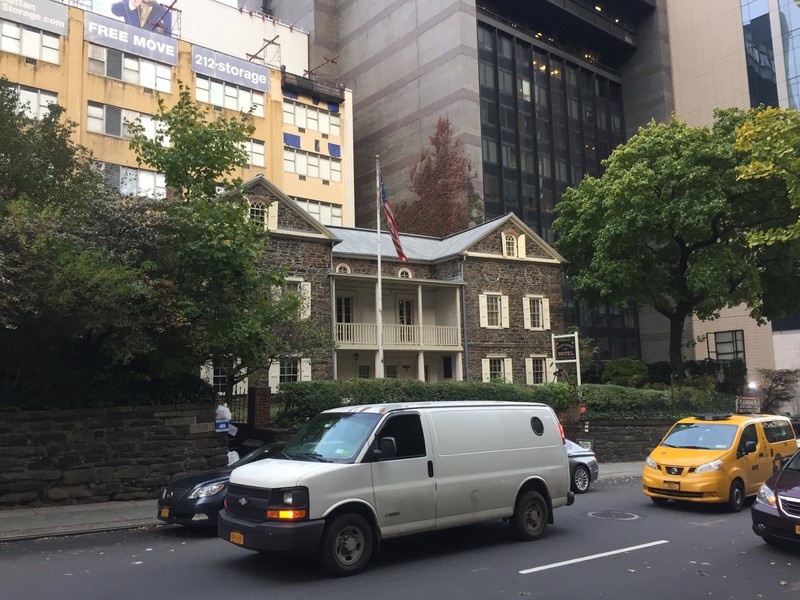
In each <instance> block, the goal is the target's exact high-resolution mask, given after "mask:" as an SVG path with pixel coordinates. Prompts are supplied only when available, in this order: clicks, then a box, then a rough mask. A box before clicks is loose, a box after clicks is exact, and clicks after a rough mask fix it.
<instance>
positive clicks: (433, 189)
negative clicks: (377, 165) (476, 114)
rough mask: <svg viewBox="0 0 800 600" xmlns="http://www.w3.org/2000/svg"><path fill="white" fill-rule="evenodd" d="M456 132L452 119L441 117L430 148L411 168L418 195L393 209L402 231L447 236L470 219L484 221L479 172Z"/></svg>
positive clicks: (431, 138) (413, 187) (422, 153)
mask: <svg viewBox="0 0 800 600" xmlns="http://www.w3.org/2000/svg"><path fill="white" fill-rule="evenodd" d="M454 135H455V131H454V130H453V127H452V125H451V124H450V120H449V119H448V118H446V117H439V120H438V121H437V122H436V131H435V133H434V134H433V135H432V136H431V137H430V143H431V148H424V149H423V150H422V152H421V153H420V157H419V160H418V161H417V163H416V164H415V165H414V167H413V168H412V169H411V190H412V191H413V192H414V193H415V194H416V195H417V196H418V197H419V199H418V200H415V201H414V202H411V203H409V204H404V205H400V206H398V207H396V208H395V209H394V212H395V217H396V220H397V226H398V228H399V229H400V231H402V232H404V233H416V234H420V235H430V236H434V237H446V236H448V235H451V234H453V233H457V232H459V231H463V230H464V229H466V228H467V227H468V226H469V224H470V221H472V222H473V223H476V222H477V223H480V222H482V221H483V208H482V202H481V198H480V196H479V195H478V194H477V192H476V191H475V188H474V186H473V185H472V180H473V179H475V178H476V177H477V174H476V173H475V172H473V170H472V162H471V161H470V159H469V157H468V156H467V155H466V153H465V152H464V145H463V143H462V142H461V141H460V140H458V139H456V138H455V137H454Z"/></svg>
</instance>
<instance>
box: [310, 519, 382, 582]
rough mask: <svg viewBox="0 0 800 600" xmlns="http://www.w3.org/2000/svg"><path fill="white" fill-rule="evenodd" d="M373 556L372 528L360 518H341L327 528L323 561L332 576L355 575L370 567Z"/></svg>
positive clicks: (324, 536) (321, 551)
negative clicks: (368, 565)
mask: <svg viewBox="0 0 800 600" xmlns="http://www.w3.org/2000/svg"><path fill="white" fill-rule="evenodd" d="M371 557H372V527H370V524H369V523H368V522H367V520H366V519H365V518H364V517H362V516H361V515H356V514H345V515H341V516H339V517H336V518H335V519H333V521H331V522H330V523H329V524H328V526H327V527H326V528H325V533H324V534H323V536H322V546H321V547H320V561H321V563H322V568H323V569H325V571H326V572H327V573H328V574H329V575H333V576H335V577H344V576H346V575H355V574H356V573H358V572H359V571H361V570H363V569H364V567H366V566H367V563H368V562H369V559H370V558H371Z"/></svg>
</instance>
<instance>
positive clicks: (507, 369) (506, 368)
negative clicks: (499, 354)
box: [503, 358, 514, 383]
mask: <svg viewBox="0 0 800 600" xmlns="http://www.w3.org/2000/svg"><path fill="white" fill-rule="evenodd" d="M503 377H504V378H505V380H506V383H513V381H514V372H513V370H512V369H511V359H510V358H504V359H503Z"/></svg>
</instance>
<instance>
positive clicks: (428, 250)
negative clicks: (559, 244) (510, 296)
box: [328, 213, 565, 263]
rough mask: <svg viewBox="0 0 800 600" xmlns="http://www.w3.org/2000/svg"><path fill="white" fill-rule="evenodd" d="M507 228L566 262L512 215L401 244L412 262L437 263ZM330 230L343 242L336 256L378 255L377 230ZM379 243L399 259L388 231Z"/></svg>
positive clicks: (403, 239) (411, 237) (413, 237)
mask: <svg viewBox="0 0 800 600" xmlns="http://www.w3.org/2000/svg"><path fill="white" fill-rule="evenodd" d="M508 225H514V226H515V227H517V228H518V229H519V230H520V231H522V232H523V233H524V234H525V236H526V237H527V238H528V239H529V240H531V241H532V242H534V243H535V244H536V245H537V246H539V247H540V248H541V250H542V254H543V255H544V256H545V257H547V258H548V259H550V260H553V261H555V262H559V263H561V262H565V261H564V258H563V257H562V256H561V255H560V254H558V252H556V251H555V250H554V249H553V248H552V247H551V246H550V245H548V244H547V242H545V241H544V240H543V239H542V238H541V237H539V236H538V235H536V233H535V232H534V231H533V230H532V229H531V228H530V227H528V226H527V225H525V223H523V222H522V221H521V220H520V219H519V218H518V217H517V216H516V215H514V214H513V213H508V214H506V215H503V216H501V217H497V218H495V219H492V220H491V221H487V222H486V223H482V224H480V225H477V226H475V227H472V228H470V229H467V230H465V231H461V232H459V233H456V234H453V235H451V236H448V237H446V238H435V237H427V236H421V235H411V234H402V233H401V234H400V244H401V245H402V246H403V252H404V253H405V255H406V256H407V257H408V260H409V261H410V262H435V261H439V260H443V259H446V258H451V257H454V256H459V255H462V254H469V251H470V248H472V247H473V246H474V245H475V244H476V243H478V242H479V241H481V240H482V239H484V238H485V237H486V236H488V235H491V234H493V233H495V232H496V231H497V230H500V229H503V228H504V227H507V226H508ZM328 229H329V230H330V231H331V233H333V235H334V236H336V237H337V238H338V239H340V240H341V242H340V243H339V244H337V245H336V246H335V247H334V249H333V252H334V254H336V255H347V256H363V257H365V258H368V257H373V256H377V254H378V234H377V232H376V231H375V230H374V229H355V228H351V227H334V226H328ZM380 242H381V257H382V258H384V257H385V258H390V259H395V260H399V259H398V257H397V252H396V251H395V249H394V245H393V244H392V238H391V237H390V235H389V233H388V232H386V231H382V232H381V240H380Z"/></svg>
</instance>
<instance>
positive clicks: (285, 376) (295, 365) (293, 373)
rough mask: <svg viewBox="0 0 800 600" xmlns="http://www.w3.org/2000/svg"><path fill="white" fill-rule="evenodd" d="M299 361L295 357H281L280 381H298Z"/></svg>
mask: <svg viewBox="0 0 800 600" xmlns="http://www.w3.org/2000/svg"><path fill="white" fill-rule="evenodd" d="M299 362H300V361H298V360H297V359H296V358H282V359H281V367H280V369H281V370H280V377H279V381H280V383H286V382H287V381H299V380H300V379H299V375H300V369H299Z"/></svg>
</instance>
